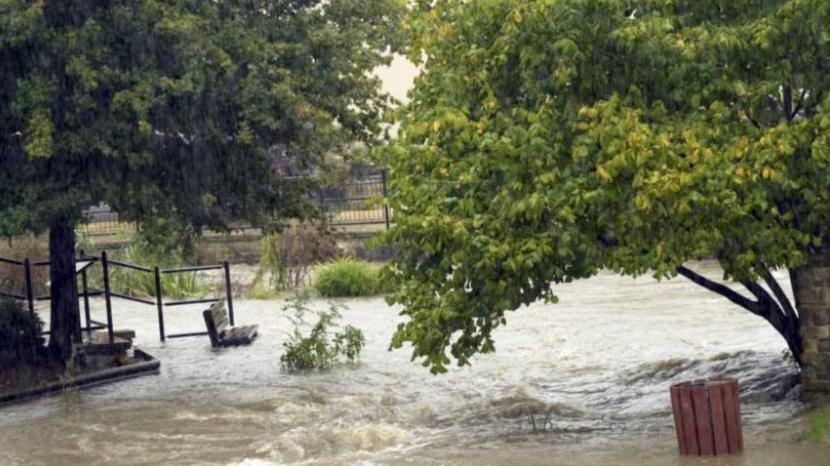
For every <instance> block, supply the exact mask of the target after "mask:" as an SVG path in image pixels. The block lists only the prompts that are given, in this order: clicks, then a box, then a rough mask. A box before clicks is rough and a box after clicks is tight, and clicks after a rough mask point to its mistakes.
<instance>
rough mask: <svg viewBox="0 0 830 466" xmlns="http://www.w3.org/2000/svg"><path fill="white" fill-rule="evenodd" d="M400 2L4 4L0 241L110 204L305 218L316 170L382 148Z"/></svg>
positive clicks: (139, 212) (185, 221)
mask: <svg viewBox="0 0 830 466" xmlns="http://www.w3.org/2000/svg"><path fill="white" fill-rule="evenodd" d="M403 12H404V8H403V5H402V3H401V2H399V1H398V0H373V1H369V2H360V1H356V0H335V1H327V2H321V1H312V2H300V3H297V2H293V1H272V0H256V1H246V2H240V1H223V2H211V1H196V2H192V1H173V2H169V1H168V2H162V1H156V0H149V1H142V2H131V1H114V2H105V3H101V2H94V1H81V2H73V3H72V4H71V5H69V4H67V3H61V2H23V1H17V0H0V67H2V69H3V73H2V75H0V217H3V218H6V219H8V218H15V219H18V218H19V217H18V216H13V217H12V215H11V214H12V213H13V212H14V210H15V209H17V208H19V207H20V206H24V208H25V209H26V210H27V211H28V216H27V219H26V220H25V221H23V222H22V223H21V222H18V221H17V220H16V221H15V223H14V224H11V222H10V221H9V220H4V221H3V230H2V231H0V233H6V232H11V231H17V230H20V229H31V230H35V231H40V230H42V229H43V228H44V226H45V225H46V224H47V223H48V219H49V218H51V217H54V216H56V215H59V214H60V215H68V216H69V217H71V218H72V220H73V221H82V218H81V211H82V209H84V208H86V207H89V206H90V205H94V204H97V203H99V202H101V201H105V202H107V203H109V204H110V205H111V206H112V207H114V208H115V209H117V210H118V211H119V213H120V214H121V216H122V218H124V219H131V220H138V221H140V222H141V221H144V220H147V219H148V218H151V217H166V218H174V219H175V220H176V221H177V222H178V223H179V224H181V225H182V226H183V227H186V228H188V229H190V230H192V231H199V230H200V229H202V228H203V227H207V226H210V227H213V228H223V227H227V225H228V224H229V222H231V221H238V220H249V221H251V222H253V223H256V224H262V223H264V222H266V221H268V219H269V218H271V217H272V216H276V215H288V214H294V213H295V212H291V210H292V209H298V208H299V206H300V205H301V203H300V202H296V199H297V198H299V197H300V196H302V195H303V192H302V189H303V187H302V184H301V183H293V184H289V183H283V182H282V181H281V180H280V176H279V175H280V172H282V173H283V174H285V173H288V172H292V173H303V172H306V171H307V170H308V167H310V166H314V165H315V164H317V163H318V162H319V161H320V158H321V157H322V156H323V155H325V154H329V153H337V152H342V151H346V150H347V148H348V147H350V146H351V145H354V144H355V143H358V142H361V143H364V144H365V145H369V146H371V145H374V144H377V143H379V142H381V141H384V140H385V131H384V127H383V126H382V121H383V118H384V117H385V113H387V112H388V111H390V110H391V108H392V106H393V105H394V104H395V102H393V100H392V99H391V98H390V97H389V96H388V95H386V94H385V93H383V92H382V91H381V89H380V82H379V81H378V80H377V79H376V78H374V77H373V76H371V75H369V74H368V73H367V72H366V70H371V69H373V68H374V67H375V66H377V65H380V64H384V63H388V62H389V60H390V59H391V57H392V52H393V51H396V50H398V49H399V48H400V47H401V45H402V44H401V38H402V37H403V35H402V33H401V30H400V27H399V23H400V19H401V15H402V14H403Z"/></svg>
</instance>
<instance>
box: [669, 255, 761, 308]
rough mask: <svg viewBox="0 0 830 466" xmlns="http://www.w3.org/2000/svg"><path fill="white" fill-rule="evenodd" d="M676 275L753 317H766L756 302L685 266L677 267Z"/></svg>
mask: <svg viewBox="0 0 830 466" xmlns="http://www.w3.org/2000/svg"><path fill="white" fill-rule="evenodd" d="M677 273H679V274H680V275H683V276H684V277H686V278H688V279H689V280H691V281H692V282H694V283H695V284H697V285H700V286H702V287H704V288H706V289H707V290H709V291H711V292H713V293H717V294H719V295H721V296H723V297H724V298H726V299H728V300H730V301H732V302H733V303H735V304H737V305H738V306H741V307H742V308H744V309H746V310H748V311H749V312H751V313H753V314H755V315H758V316H761V317H765V318H766V316H765V315H764V312H763V311H762V309H761V306H760V305H759V303H758V302H756V301H753V300H751V299H749V298H747V297H746V296H744V295H742V294H740V293H738V292H737V291H735V290H733V289H732V288H729V287H728V286H726V285H724V284H722V283H718V282H716V281H714V280H710V279H708V278H706V277H704V276H703V275H701V274H699V273H697V272H695V271H694V270H692V269H689V268H687V267H686V266H683V265H681V266H678V267H677Z"/></svg>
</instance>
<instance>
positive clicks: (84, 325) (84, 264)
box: [0, 251, 234, 344]
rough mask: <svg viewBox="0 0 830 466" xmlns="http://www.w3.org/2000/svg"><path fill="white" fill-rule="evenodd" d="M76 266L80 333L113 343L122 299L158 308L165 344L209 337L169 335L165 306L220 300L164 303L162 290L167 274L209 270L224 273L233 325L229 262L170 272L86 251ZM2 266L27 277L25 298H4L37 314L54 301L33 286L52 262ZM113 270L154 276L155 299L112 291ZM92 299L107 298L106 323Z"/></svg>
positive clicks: (8, 292)
mask: <svg viewBox="0 0 830 466" xmlns="http://www.w3.org/2000/svg"><path fill="white" fill-rule="evenodd" d="M75 262H76V264H77V270H78V272H77V274H78V276H79V277H80V279H81V290H80V292H79V293H78V299H82V300H83V311H84V322H81V319H80V318H79V319H78V322H79V328H78V329H77V332H79V333H80V332H81V330H84V331H86V332H88V333H90V334H91V332H92V331H94V330H103V329H106V330H107V337H108V338H107V339H108V341H109V343H110V344H112V343H113V342H114V333H113V323H112V298H113V297H115V298H121V299H125V300H128V301H133V302H137V303H141V304H146V305H150V306H155V307H156V311H157V315H158V324H159V338H160V339H161V341H165V340H166V339H167V338H182V337H191V336H205V335H207V332H206V331H203V332H187V333H177V334H167V333H165V329H164V308H165V306H168V307H172V306H185V305H193V304H207V303H215V302H218V301H219V300H220V299H223V298H221V297H214V298H200V299H186V300H171V301H165V300H164V290H163V288H162V281H161V276H162V275H164V274H182V273H194V272H202V271H208V270H222V271H223V274H224V287H225V296H224V299H225V300H226V301H227V305H228V320H229V321H230V324H231V326H233V325H234V315H233V290H232V288H231V271H230V264H229V263H228V261H224V262H223V263H222V264H218V265H207V266H204V265H203V266H197V267H180V268H171V269H161V268H159V267H158V266H155V267H152V268H150V267H145V266H141V265H136V264H130V263H128V262H122V261H118V260H112V259H109V258H108V257H107V252H106V251H102V252H101V255H100V256H92V255H86V254H84V252H83V251H81V254H80V256H79V257H78V258H77V259H76V260H75ZM0 263H4V264H8V265H12V266H15V267H21V269H22V270H21V272H22V273H24V274H25V290H24V295H21V294H17V293H15V292H14V290H0V296H4V297H7V298H12V299H16V300H19V301H25V302H26V303H27V304H28V309H29V312H30V313H32V314H34V313H35V302H36V301H49V300H50V299H51V297H50V296H48V295H47V296H35V294H34V287H33V284H32V268H33V267H48V266H49V261H34V262H33V261H31V260H30V259H28V258H27V259H24V260H22V261H20V260H15V259H7V258H3V257H0ZM96 263H100V264H101V275H102V283H103V287H104V289H103V290H96V289H92V288H90V287H89V271H90V268H91V266H92V265H94V264H96ZM112 267H120V268H124V269H128V270H131V271H134V272H138V273H148V274H153V276H154V281H155V290H154V299H152V300H151V299H145V298H141V297H137V296H130V295H127V294H123V293H118V292H115V291H113V290H112V286H111V280H110V278H111V271H112ZM93 296H103V297H104V304H105V309H106V315H107V321H106V323H104V322H98V321H95V320H93V319H92V318H91V317H90V308H89V298H90V297H93ZM42 334H43V335H48V334H49V332H48V331H45V332H42Z"/></svg>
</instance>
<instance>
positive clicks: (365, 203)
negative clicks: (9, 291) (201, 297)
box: [77, 171, 392, 236]
mask: <svg viewBox="0 0 830 466" xmlns="http://www.w3.org/2000/svg"><path fill="white" fill-rule="evenodd" d="M388 192H389V191H388V184H387V179H386V172H385V171H381V172H376V173H372V174H369V175H367V176H364V177H355V178H353V179H351V180H349V181H347V182H344V183H341V184H339V185H335V186H327V187H321V188H318V189H316V190H314V191H313V192H312V193H311V197H312V199H313V200H314V201H315V202H317V203H318V204H320V206H321V207H322V209H323V212H325V214H326V216H327V217H328V221H329V224H330V225H333V226H349V225H385V227H386V228H389V225H390V224H391V222H392V212H391V210H390V209H389V206H388V205H387V204H386V197H387V194H388ZM84 214H85V215H86V217H87V222H86V223H85V224H83V225H80V226H79V227H78V230H77V231H78V233H79V234H82V235H86V236H108V235H109V236H111V235H118V234H122V233H130V232H133V231H135V224H134V223H130V222H123V221H121V220H119V218H118V212H115V211H114V210H112V209H111V208H110V207H109V206H107V205H106V204H102V205H99V206H96V207H94V208H92V209H89V210H87V211H86V212H84ZM238 227H239V228H241V229H242V228H247V226H246V225H239V226H238Z"/></svg>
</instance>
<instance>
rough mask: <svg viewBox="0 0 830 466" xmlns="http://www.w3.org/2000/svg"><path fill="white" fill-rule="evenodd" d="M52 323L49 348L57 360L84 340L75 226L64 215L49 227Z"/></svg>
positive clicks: (68, 353)
mask: <svg viewBox="0 0 830 466" xmlns="http://www.w3.org/2000/svg"><path fill="white" fill-rule="evenodd" d="M49 263H50V267H51V269H50V272H49V279H50V282H51V284H50V286H49V294H50V296H51V299H52V301H51V304H52V306H51V322H50V324H49V331H50V334H49V349H50V351H51V353H52V356H53V357H54V358H55V359H56V360H57V361H61V362H63V361H66V360H67V359H69V357H70V355H71V354H72V343H80V342H81V317H80V306H79V305H78V283H77V280H76V277H75V228H74V225H72V224H71V223H70V222H69V220H68V219H67V218H66V217H65V216H60V217H58V218H56V219H55V220H53V221H52V224H51V225H50V226H49Z"/></svg>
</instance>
